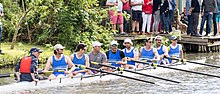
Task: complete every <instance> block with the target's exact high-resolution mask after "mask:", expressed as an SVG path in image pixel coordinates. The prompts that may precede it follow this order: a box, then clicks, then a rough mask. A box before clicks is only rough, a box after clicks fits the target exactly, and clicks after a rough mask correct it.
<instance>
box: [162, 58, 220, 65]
mask: <svg viewBox="0 0 220 94" xmlns="http://www.w3.org/2000/svg"><path fill="white" fill-rule="evenodd" d="M164 58H167V59H172V60H178V61H181V62H188V63H193V64H199V65H204V66H209V67H214V68H220V66H217V65H213V64H207V63H200V62H195V61H190V60H186V59H181V58H173V57H166V56H165V57H164Z"/></svg>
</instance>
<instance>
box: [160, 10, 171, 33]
mask: <svg viewBox="0 0 220 94" xmlns="http://www.w3.org/2000/svg"><path fill="white" fill-rule="evenodd" d="M160 17H161V20H162V27H161V29H162V30H163V31H166V33H168V31H169V30H170V29H169V24H170V19H169V14H168V13H165V14H161V16H160Z"/></svg>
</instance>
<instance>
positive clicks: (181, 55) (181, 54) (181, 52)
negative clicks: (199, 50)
mask: <svg viewBox="0 0 220 94" xmlns="http://www.w3.org/2000/svg"><path fill="white" fill-rule="evenodd" d="M180 57H181V58H182V59H184V56H183V49H182V45H180Z"/></svg>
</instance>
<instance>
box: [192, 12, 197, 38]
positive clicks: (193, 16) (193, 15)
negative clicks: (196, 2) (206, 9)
mask: <svg viewBox="0 0 220 94" xmlns="http://www.w3.org/2000/svg"><path fill="white" fill-rule="evenodd" d="M192 19H193V20H192V31H191V35H195V34H197V28H198V24H199V13H192Z"/></svg>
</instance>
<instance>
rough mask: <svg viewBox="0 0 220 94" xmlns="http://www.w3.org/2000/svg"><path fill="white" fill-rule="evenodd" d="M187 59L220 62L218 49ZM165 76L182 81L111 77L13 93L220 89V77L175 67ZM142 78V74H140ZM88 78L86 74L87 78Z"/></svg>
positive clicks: (213, 92)
mask: <svg viewBox="0 0 220 94" xmlns="http://www.w3.org/2000/svg"><path fill="white" fill-rule="evenodd" d="M186 58H187V59H188V60H199V59H205V58H206V59H207V60H206V63H210V64H216V65H219V66H220V55H219V53H199V54H187V55H186ZM193 71H199V72H205V73H209V74H215V75H219V76H220V73H219V71H220V69H216V68H210V67H200V68H196V69H193ZM4 72H12V69H1V71H0V73H4ZM157 76H160V77H164V78H169V79H174V80H179V81H181V82H182V83H181V84H173V83H170V82H166V81H162V80H157V79H153V78H146V79H148V81H153V82H157V83H161V85H152V84H147V83H142V82H137V81H133V80H127V79H119V80H111V81H105V82H99V83H90V84H80V85H68V86H62V87H52V88H44V89H39V90H30V91H19V92H12V93H17V94H19V93H21V94H24V93H25V94H120V93H121V94H177V93H178V94H179V93H181V94H192V93H193V94H218V93H220V82H219V81H220V80H219V78H214V77H208V76H202V75H197V74H191V73H186V72H180V71H175V72H172V73H166V74H160V75H157ZM139 78H143V76H140V77H139ZM85 79H86V78H85ZM13 82H14V81H13V79H12V78H9V79H8V78H7V79H0V84H1V85H3V84H8V83H13Z"/></svg>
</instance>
